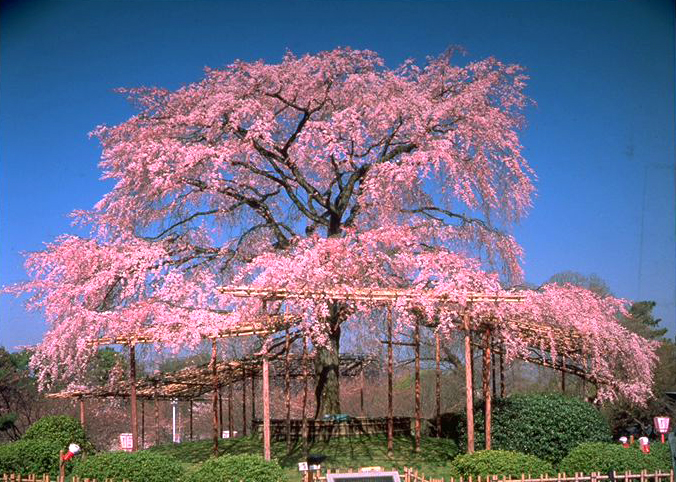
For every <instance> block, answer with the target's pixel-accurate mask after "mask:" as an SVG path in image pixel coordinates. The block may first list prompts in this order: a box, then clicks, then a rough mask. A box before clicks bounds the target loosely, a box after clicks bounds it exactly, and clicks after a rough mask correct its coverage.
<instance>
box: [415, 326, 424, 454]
mask: <svg viewBox="0 0 676 482" xmlns="http://www.w3.org/2000/svg"><path fill="white" fill-rule="evenodd" d="M413 344H414V345H415V446H414V451H415V452H416V453H419V452H420V435H421V433H420V428H421V422H420V419H421V418H422V404H421V400H420V321H419V320H418V319H417V318H416V320H415V328H414V329H413Z"/></svg>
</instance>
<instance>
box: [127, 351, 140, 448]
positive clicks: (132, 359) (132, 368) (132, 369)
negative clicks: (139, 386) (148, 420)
mask: <svg viewBox="0 0 676 482" xmlns="http://www.w3.org/2000/svg"><path fill="white" fill-rule="evenodd" d="M129 378H130V384H131V392H130V396H129V399H130V400H129V403H130V404H131V451H132V452H136V451H137V450H138V416H137V413H136V410H137V407H136V345H134V344H133V343H132V344H131V345H129Z"/></svg>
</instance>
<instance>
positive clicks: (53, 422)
mask: <svg viewBox="0 0 676 482" xmlns="http://www.w3.org/2000/svg"><path fill="white" fill-rule="evenodd" d="M22 439H23V440H48V441H51V442H54V443H55V444H57V445H59V448H60V449H63V450H67V449H68V445H69V444H72V443H76V444H78V445H79V446H80V448H81V449H82V450H83V451H84V452H90V451H91V450H92V446H91V443H89V441H88V440H87V435H86V434H85V431H84V429H83V428H82V425H80V422H78V421H77V420H75V419H74V418H73V417H68V416H66V415H50V416H48V417H42V418H41V419H40V420H38V421H37V422H35V423H34V424H33V425H31V426H30V427H28V430H26V433H25V434H24V436H23V437H22Z"/></svg>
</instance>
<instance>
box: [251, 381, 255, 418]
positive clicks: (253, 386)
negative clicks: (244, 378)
mask: <svg viewBox="0 0 676 482" xmlns="http://www.w3.org/2000/svg"><path fill="white" fill-rule="evenodd" d="M255 419H256V371H255V370H254V371H252V372H251V421H252V422H253V421H254V420H255Z"/></svg>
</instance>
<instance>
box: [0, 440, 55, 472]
mask: <svg viewBox="0 0 676 482" xmlns="http://www.w3.org/2000/svg"><path fill="white" fill-rule="evenodd" d="M60 449H61V447H60V446H59V444H57V443H55V442H54V441H51V440H25V439H22V440H17V441H16V442H12V443H8V444H4V445H0V473H4V474H9V473H14V474H18V473H20V474H38V475H42V474H50V475H56V474H58V472H59V450H60Z"/></svg>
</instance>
